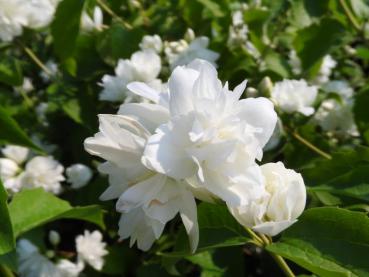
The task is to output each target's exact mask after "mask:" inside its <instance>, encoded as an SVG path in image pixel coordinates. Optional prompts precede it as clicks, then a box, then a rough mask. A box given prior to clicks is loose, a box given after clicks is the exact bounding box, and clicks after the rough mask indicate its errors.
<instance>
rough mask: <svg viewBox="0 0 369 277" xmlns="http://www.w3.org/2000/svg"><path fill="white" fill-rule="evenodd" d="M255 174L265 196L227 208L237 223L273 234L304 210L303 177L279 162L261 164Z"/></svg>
mask: <svg viewBox="0 0 369 277" xmlns="http://www.w3.org/2000/svg"><path fill="white" fill-rule="evenodd" d="M258 173H259V174H258V175H257V176H258V178H259V179H260V180H259V182H263V184H264V188H265V193H264V195H263V196H262V197H260V198H259V199H257V200H256V201H254V202H249V203H248V204H246V205H240V206H238V207H229V210H230V212H231V213H232V214H233V216H234V217H235V218H236V219H237V221H238V222H239V223H240V224H242V225H244V226H246V227H249V228H252V229H253V230H254V231H257V232H259V233H262V234H266V235H270V236H275V235H277V234H279V233H280V232H281V231H283V230H284V229H286V228H288V227H289V226H291V225H292V224H293V223H295V222H296V221H297V217H298V216H299V215H301V213H302V212H303V210H304V208H305V203H306V189H305V185H304V180H303V179H302V177H301V175H300V174H298V173H296V172H295V171H293V170H291V169H286V168H285V167H284V165H283V163H281V162H278V163H268V164H264V165H262V166H260V168H259V172H258ZM240 195H241V196H243V197H246V195H245V194H242V193H240Z"/></svg>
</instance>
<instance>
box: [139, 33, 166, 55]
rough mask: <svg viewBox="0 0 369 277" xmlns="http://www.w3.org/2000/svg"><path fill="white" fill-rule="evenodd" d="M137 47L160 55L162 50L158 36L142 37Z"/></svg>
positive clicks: (161, 43)
mask: <svg viewBox="0 0 369 277" xmlns="http://www.w3.org/2000/svg"><path fill="white" fill-rule="evenodd" d="M139 46H140V48H141V49H142V50H146V49H151V50H154V51H155V52H156V53H160V52H161V51H162V50H163V42H162V40H161V38H160V36H158V35H153V36H148V35H146V36H144V37H143V38H142V40H141V42H140V44H139Z"/></svg>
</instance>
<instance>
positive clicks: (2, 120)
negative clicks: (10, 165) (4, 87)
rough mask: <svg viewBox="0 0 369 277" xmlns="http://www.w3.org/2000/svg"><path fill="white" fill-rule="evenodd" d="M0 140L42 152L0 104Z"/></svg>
mask: <svg viewBox="0 0 369 277" xmlns="http://www.w3.org/2000/svg"><path fill="white" fill-rule="evenodd" d="M0 141H2V142H4V143H7V144H16V145H22V146H25V147H29V148H32V149H33V150H35V151H37V152H41V153H42V152H43V151H42V150H41V149H40V148H39V147H38V146H36V145H35V144H34V143H33V142H32V140H31V139H30V138H28V136H27V135H26V134H25V133H24V131H23V130H22V128H21V127H20V126H19V125H18V123H17V122H16V121H15V120H14V119H13V118H12V117H11V116H10V115H9V114H8V113H7V111H6V110H5V109H4V108H2V107H1V106H0Z"/></svg>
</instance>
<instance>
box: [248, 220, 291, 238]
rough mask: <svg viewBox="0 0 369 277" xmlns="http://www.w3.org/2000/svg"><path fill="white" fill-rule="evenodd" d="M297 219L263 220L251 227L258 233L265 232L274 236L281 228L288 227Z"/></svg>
mask: <svg viewBox="0 0 369 277" xmlns="http://www.w3.org/2000/svg"><path fill="white" fill-rule="evenodd" d="M296 221H297V220H285V221H278V222H273V221H269V222H264V223H261V224H259V225H256V226H254V227H252V229H253V230H254V231H256V232H258V233H261V234H265V235H268V236H276V235H278V234H279V233H280V232H282V231H283V230H285V229H287V228H288V227H290V226H291V225H292V224H294V223H295V222H296Z"/></svg>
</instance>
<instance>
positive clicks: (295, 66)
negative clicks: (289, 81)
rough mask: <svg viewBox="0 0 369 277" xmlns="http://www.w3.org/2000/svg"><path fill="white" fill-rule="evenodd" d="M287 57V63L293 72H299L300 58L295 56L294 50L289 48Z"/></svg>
mask: <svg viewBox="0 0 369 277" xmlns="http://www.w3.org/2000/svg"><path fill="white" fill-rule="evenodd" d="M288 58H289V60H288V63H289V64H290V66H291V68H292V72H293V74H295V75H299V74H301V61H300V58H299V57H297V54H296V51H295V50H291V51H290V53H289V54H288Z"/></svg>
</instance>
